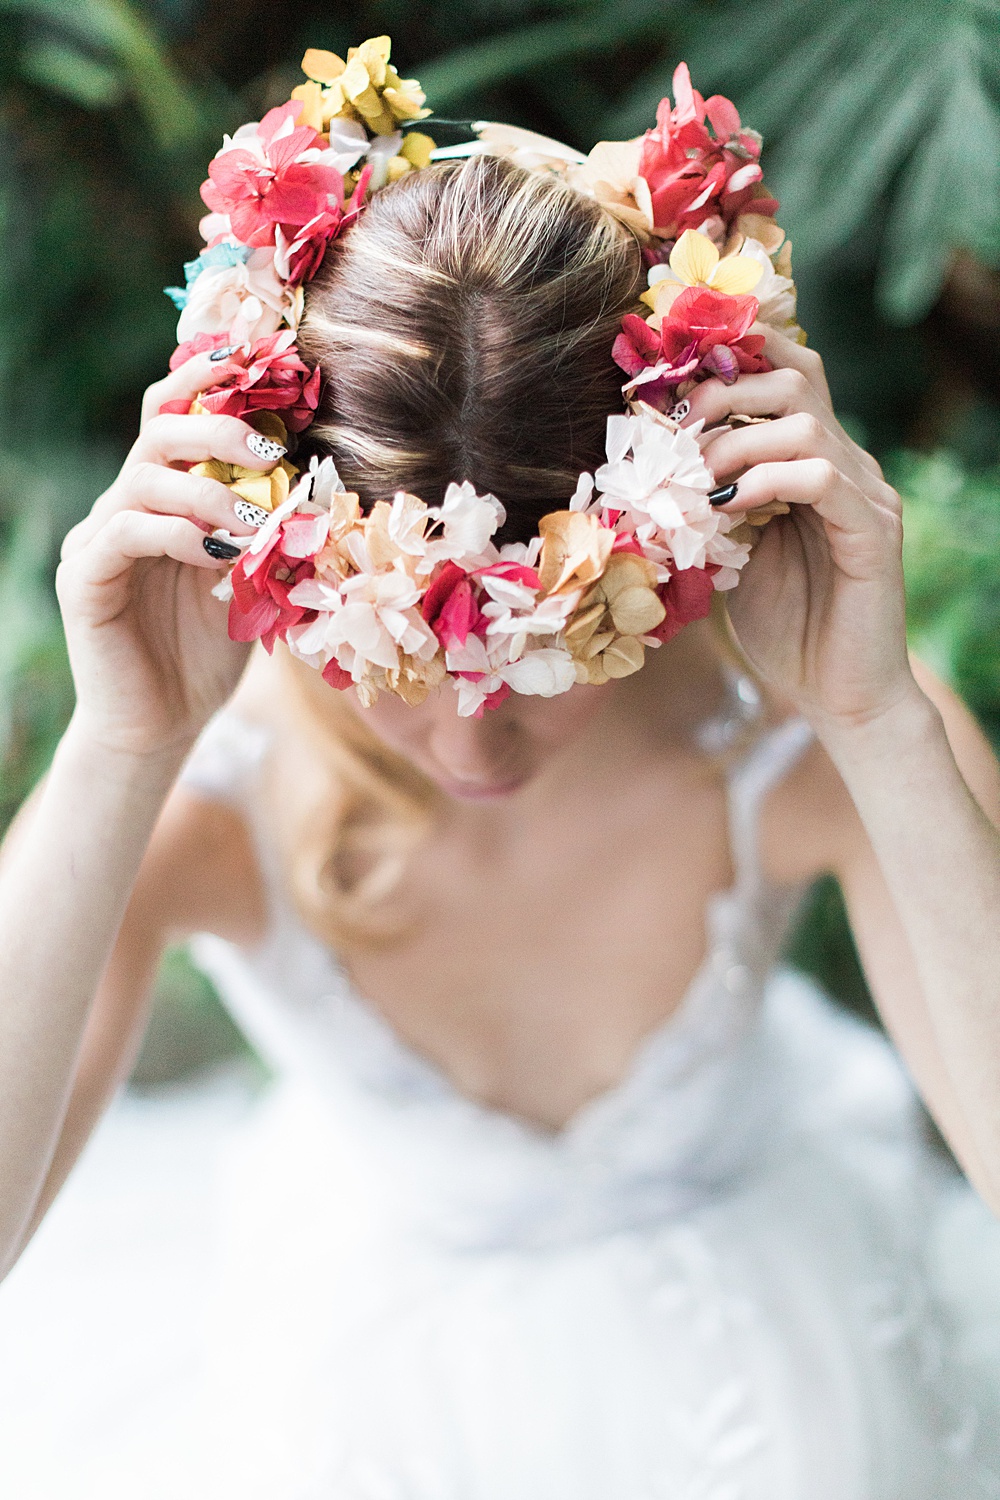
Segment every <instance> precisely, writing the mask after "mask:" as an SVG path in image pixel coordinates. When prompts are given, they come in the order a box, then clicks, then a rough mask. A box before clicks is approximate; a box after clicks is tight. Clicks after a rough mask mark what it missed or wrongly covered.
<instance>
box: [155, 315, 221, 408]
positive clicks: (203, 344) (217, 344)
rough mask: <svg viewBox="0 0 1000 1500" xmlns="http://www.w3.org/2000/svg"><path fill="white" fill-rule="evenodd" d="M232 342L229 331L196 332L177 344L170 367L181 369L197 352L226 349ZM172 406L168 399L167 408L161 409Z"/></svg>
mask: <svg viewBox="0 0 1000 1500" xmlns="http://www.w3.org/2000/svg"><path fill="white" fill-rule="evenodd" d="M231 343H232V339H231V338H230V337H229V334H228V333H196V334H195V336H194V338H193V339H188V341H187V343H184V344H178V345H177V348H176V349H175V350H174V352H173V354H171V356H170V368H171V369H172V370H179V369H180V367H181V365H186V364H187V362H188V360H189V359H194V357H195V355H196V354H207V353H208V352H209V350H210V349H224V348H225V347H226V345H227V344H231ZM172 408H173V403H172V402H170V401H168V402H167V403H166V408H161V410H163V409H167V410H170V409H172Z"/></svg>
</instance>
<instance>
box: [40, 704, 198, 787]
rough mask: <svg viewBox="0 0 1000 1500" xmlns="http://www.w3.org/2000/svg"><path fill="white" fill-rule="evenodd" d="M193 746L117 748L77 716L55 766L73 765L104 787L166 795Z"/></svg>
mask: <svg viewBox="0 0 1000 1500" xmlns="http://www.w3.org/2000/svg"><path fill="white" fill-rule="evenodd" d="M193 744H194V737H184V738H183V739H178V740H177V741H175V742H173V743H171V744H169V745H158V746H127V745H116V744H114V743H112V742H110V741H109V740H108V739H106V738H105V737H103V736H102V735H101V734H100V733H98V732H97V731H96V730H95V729H94V727H93V726H92V725H90V724H89V723H88V722H87V719H86V718H85V716H83V715H81V714H80V713H79V712H77V713H74V714H73V717H72V718H71V719H70V722H69V724H68V726H67V728H66V732H65V734H64V735H63V737H62V739H61V740H60V742H59V746H58V749H57V750H56V763H58V764H66V763H72V764H73V766H74V767H75V768H76V769H77V770H78V771H79V772H81V773H85V774H86V775H88V776H93V777H99V778H100V779H101V784H103V785H110V786H115V787H118V788H121V789H122V790H125V789H134V790H136V791H141V790H148V791H149V792H151V793H153V794H156V793H157V792H162V793H164V794H165V793H166V792H167V791H169V790H170V787H171V786H172V785H173V783H174V781H175V780H176V779H177V774H178V772H179V771H180V769H181V767H182V765H183V764H184V761H185V760H186V758H187V756H188V753H189V751H190V750H191V747H192V745H193Z"/></svg>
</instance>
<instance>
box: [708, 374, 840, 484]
mask: <svg viewBox="0 0 1000 1500" xmlns="http://www.w3.org/2000/svg"><path fill="white" fill-rule="evenodd" d="M758 378H762V377H758ZM704 451H705V460H706V462H707V463H708V465H709V467H710V468H711V470H712V472H713V474H714V475H715V478H716V480H717V481H721V480H722V479H724V478H732V477H734V476H737V475H739V474H742V473H744V472H745V471H746V470H747V469H750V468H752V467H753V466H754V465H755V464H763V463H769V462H781V461H787V460H790V459H798V458H827V459H829V460H830V462H831V463H833V464H834V465H836V466H838V467H840V468H841V469H842V470H843V471H844V472H845V473H847V474H848V475H850V476H851V477H852V478H853V479H854V480H855V481H856V482H864V478H866V477H867V474H866V471H864V470H863V469H862V467H861V466H860V465H859V464H858V463H857V461H856V459H855V457H854V454H853V452H852V451H851V448H850V446H849V445H848V444H847V443H846V442H844V441H843V440H842V439H841V438H840V436H839V433H838V432H837V431H834V432H831V431H830V429H829V428H828V427H827V426H826V424H825V423H823V422H821V421H820V419H819V418H818V417H815V416H813V414H812V413H811V412H802V411H799V412H795V413H794V415H792V416H790V417H779V418H778V419H777V420H776V421H773V422H764V423H761V424H760V425H758V426H753V427H737V428H733V429H728V430H727V429H726V428H723V429H722V430H721V432H720V433H719V436H718V437H714V438H712V439H711V441H710V442H709V443H708V444H707V446H706V447H705V450H704Z"/></svg>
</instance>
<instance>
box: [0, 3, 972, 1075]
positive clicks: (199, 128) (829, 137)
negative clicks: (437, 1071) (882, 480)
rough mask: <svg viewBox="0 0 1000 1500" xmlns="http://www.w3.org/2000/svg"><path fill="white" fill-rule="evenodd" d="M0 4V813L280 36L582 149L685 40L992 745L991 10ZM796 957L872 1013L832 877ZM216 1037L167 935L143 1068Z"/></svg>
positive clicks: (50, 718)
mask: <svg viewBox="0 0 1000 1500" xmlns="http://www.w3.org/2000/svg"><path fill="white" fill-rule="evenodd" d="M0 24H2V26H3V35H4V46H3V48H2V52H0V94H2V99H0V216H2V243H3V256H2V266H0V818H2V820H3V821H4V822H6V820H7V819H8V818H9V817H10V815H11V814H12V813H13V811H14V810H15V809H16V807H17V806H18V804H19V803H20V801H21V800H22V799H23V797H24V796H25V795H26V793H27V792H28V790H29V789H30V787H31V785H32V784H33V782H34V781H35V779H36V778H37V776H38V775H39V774H40V772H41V771H42V770H43V769H44V767H45V765H46V764H47V761H48V758H49V756H50V755H51V752H52V749H53V746H54V743H55V741H56V739H57V738H58V736H59V734H60V732H61V729H62V726H63V725H64V723H65V721H66V718H67V716H68V714H69V711H70V708H71V704H72V687H71V683H70V680H69V674H68V670H67V665H66V658H65V651H64V648H63V645H62V639H61V632H60V628H59V620H58V614H57V611H56V608H55V603H54V598H53V594H52V573H53V568H54V557H55V554H56V552H57V549H58V544H59V540H60V538H61V537H62V535H63V533H64V532H65V531H66V529H67V528H68V527H69V526H70V525H72V524H73V522H74V521H76V520H77V519H79V517H80V516H81V515H83V514H84V513H85V512H86V510H87V509H88V508H89V506H90V505H91V504H92V502H93V500H94V498H95V497H96V496H97V494H99V493H100V491H101V490H102V489H103V488H104V486H105V485H106V484H107V483H108V482H109V480H110V479H111V478H112V476H113V475H114V473H115V470H116V468H117V466H118V464H119V463H120V461H121V458H122V456H123V454H124V452H125V450H126V448H127V447H128V445H129V443H130V441H131V437H132V434H133V432H134V429H135V426H136V422H137V417H138V409H139V401H140V397H141V393H142V390H143V388H144V387H145V386H146V385H147V384H148V383H149V382H150V381H152V380H154V379H157V378H158V377H159V376H160V375H161V374H162V373H163V370H164V368H165V365H166V361H167V359H168V357H169V354H170V352H171V349H172V347H173V330H174V326H175V320H176V314H175V312H174V310H173V309H172V307H171V306H170V304H169V303H168V302H167V299H166V298H165V297H164V296H163V295H162V290H161V289H162V287H163V286H165V285H167V284H168V283H173V282H176V280H177V276H178V273H179V270H180V266H181V263H182V262H183V261H184V260H185V259H188V258H190V256H191V254H192V252H193V251H194V250H195V249H196V248H197V244H198V239H197V228H196V226H197V220H198V217H199V215H200V212H201V206H200V202H199V198H198V184H199V183H200V182H201V180H202V178H203V177H204V175H205V167H206V164H207V162H208V160H209V158H210V156H211V155H212V154H213V153H214V151H215V150H216V148H217V146H218V145H219V143H220V141H221V136H222V133H223V131H224V130H227V129H232V128H234V127H235V126H236V125H238V124H240V123H242V122H243V121H244V120H247V119H254V118H259V116H260V114H261V112H262V111H263V110H265V109H266V108H268V107H269V106H271V105H273V104H276V103H280V102H282V101H283V100H284V99H285V98H287V96H288V92H289V89H290V87H291V86H292V85H293V84H294V83H295V82H296V81H298V80H299V78H300V76H301V75H300V74H299V73H298V61H299V59H300V57H301V54H302V52H303V51H304V49H305V47H306V46H318V47H327V48H331V49H332V50H334V51H338V52H341V53H343V52H344V51H345V50H346V48H347V47H348V46H349V45H352V44H353V43H356V42H358V41H361V40H362V39H363V38H364V37H366V36H371V35H377V34H379V33H381V32H383V31H387V32H389V33H390V34H391V35H392V37H393V43H394V51H393V61H394V62H395V63H396V64H397V66H398V67H399V68H400V70H401V72H402V73H403V74H404V75H405V76H409V75H415V76H417V77H418V78H420V80H421V82H422V83H423V85H424V86H425V88H426V89H427V92H428V96H429V100H430V103H431V104H432V105H433V106H434V108H435V110H436V111H438V112H439V113H441V114H446V115H449V116H452V117H455V118H465V117H475V118H494V119H502V120H507V121H510V122H513V123H517V124H522V125H527V126H529V127H532V128H534V129H537V130H541V131H543V132H545V133H546V134H550V135H555V136H557V137H559V138H561V139H564V140H566V141H569V142H571V143H572V144H574V145H576V146H579V147H581V148H583V149H588V148H589V147H590V146H591V145H593V143H594V142H595V141H597V140H599V139H602V138H611V139H622V138H624V137H626V136H629V135H633V134H636V133H638V132H639V131H640V130H642V129H644V128H646V126H648V125H649V124H650V123H652V118H653V115H654V112H655V108H656V104H657V101H658V100H659V99H660V97H661V96H662V95H663V94H664V93H665V92H666V91H667V90H668V89H669V86H670V78H671V74H672V71H673V68H674V66H675V65H676V63H677V61H678V60H679V59H680V58H682V57H683V58H685V59H686V60H687V62H688V63H689V64H690V66H691V70H692V74H693V77H694V82H695V85H696V87H698V88H699V89H700V90H701V92H702V93H703V94H706V95H707V94H709V93H712V92H723V93H726V94H728V95H729V96H730V97H732V98H733V99H734V100H735V102H736V104H737V106H738V108H739V109H740V111H741V114H742V116H743V119H744V122H745V123H746V124H748V125H751V126H753V127H754V128H756V129H759V130H761V131H762V132H763V133H764V137H765V153H764V165H765V174H766V180H767V183H768V185H769V187H771V189H772V190H773V191H775V192H776V194H777V196H778V197H779V198H780V199H781V204H782V207H781V212H780V214H779V218H780V220H781V223H782V224H783V226H784V227H785V228H787V230H788V231H789V234H790V236H791V239H792V241H793V244H794V260H795V272H796V280H797V282H798V285H799V289H800V317H801V321H802V323H803V324H804V326H805V327H806V328H807V329H808V330H809V334H810V340H811V342H812V343H813V345H814V346H815V347H816V348H818V349H819V350H820V352H821V353H822V354H823V356H824V358H825V359H826V361H827V365H828V370H829V374H830V379H831V384H832V387H833V391H834V396H835V400H836V403H837V407H838V410H839V412H840V414H841V416H842V418H843V419H844V420H845V422H846V424H847V425H848V427H849V428H850V430H851V431H852V433H853V434H854V435H855V436H856V437H858V439H859V440H860V441H863V442H864V443H866V444H867V445H868V446H869V447H871V449H872V451H874V452H875V453H876V455H877V456H878V457H879V459H880V460H881V461H882V462H883V463H884V465H885V466H886V469H887V471H888V473H889V474H890V476H891V477H892V478H893V480H894V482H895V483H896V484H897V485H898V486H899V487H900V489H901V490H902V492H903V495H904V498H905V501H906V544H905V545H906V568H907V580H908V596H909V615H910V627H911V636H912V640H913V645H914V647H915V648H916V649H917V650H918V651H919V652H920V653H921V654H922V655H923V656H924V658H925V659H926V660H927V661H928V662H929V663H930V664H931V665H932V666H933V667H934V668H935V669H936V670H937V671H938V672H940V673H941V674H942V675H943V676H945V677H946V678H948V679H949V680H950V681H951V682H953V683H954V684H955V686H956V687H957V688H958V689H959V691H960V692H961V693H962V694H963V696H964V697H965V698H966V700H967V702H968V703H969V704H970V706H971V707H972V708H973V710H974V712H975V713H976V714H977V715H978V717H979V719H980V721H981V723H982V724H983V725H984V727H985V728H986V730H987V732H988V733H989V734H990V735H991V736H992V737H993V739H994V742H995V743H1000V652H998V635H1000V588H998V586H997V565H998V561H1000V467H998V458H1000V273H998V270H997V268H998V266H1000V0H895V3H894V0H839V3H838V0H752V3H746V4H743V3H734V0H701V3H694V0H603V3H593V0H591V3H580V0H550V3H549V4H545V5H539V4H532V3H528V0H498V3H486V0H463V3H462V4H456V3H454V0H438V3H424V0H408V3H406V4H403V3H401V0H389V3H380V4H379V3H371V4H362V5H355V4H352V5H347V4H336V3H329V0H326V3H323V4H316V3H309V0H301V3H294V4H288V3H283V0H239V4H233V3H231V0H158V3H146V4H141V3H138V0H134V3H129V0H0ZM792 956H793V958H794V959H795V961H796V962H797V963H799V964H800V965H801V966H802V967H804V968H806V969H807V970H809V971H811V972H814V973H816V974H818V975H819V976H820V977H821V978H822V980H823V981H824V982H825V983H826V984H827V986H828V987H829V988H830V989H831V990H832V991H833V992H834V993H835V994H836V995H838V996H839V997H840V998H841V999H842V1000H844V1001H845V1002H846V1003H847V1004H849V1005H851V1006H853V1007H854V1008H856V1009H859V1010H861V1011H862V1012H865V1013H868V1014H870V1001H869V999H868V996H867V992H866V990H865V986H864V982H863V979H862V977H861V975H860V971H859V969H858V966H857V961H856V958H855V956H854V953H853V948H852V945H851V942H850V938H849V935H848V934H847V931H846V927H845V923H844V917H843V909H842V905H841V902H840V898H839V894H838V892H837V890H836V888H835V887H834V886H833V885H832V884H831V883H830V882H824V883H822V884H821V885H820V886H819V887H818V888H817V890H816V891H815V893H814V895H813V898H812V900H811V902H810V906H809V910H808V912H807V915H806V919H805V921H804V923H803V925H802V927H801V928H800V930H799V931H798V933H797V934H796V937H795V939H794V942H793V945H792ZM235 1045H237V1043H236V1038H235V1034H234V1032H233V1031H232V1028H231V1027H230V1026H229V1023H228V1022H226V1021H225V1019H224V1017H223V1016H222V1014H221V1012H220V1011H219V1009H218V1007H217V1005H216V1003H215V1002H214V1000H213V998H212V995H211V992H210V990H209V989H208V986H207V985H206V984H205V983H204V981H202V980H200V978H199V977H198V976H197V975H195V974H194V973H193V971H192V970H191V969H190V966H189V965H188V964H187V962H186V960H185V958H184V957H183V955H182V954H180V953H172V954H170V955H169V956H168V959H167V961H166V963H165V965H164V969H163V973H162V975H161V980H160V984H159V988H158V996H157V1003H156V1007H155V1011H154V1022H153V1026H152V1028H151V1033H150V1037H149V1039H148V1041H147V1045H146V1047H145V1048H144V1052H143V1056H142V1058H141V1059H140V1065H139V1070H138V1075H137V1076H138V1079H139V1081H145V1082H147V1083H149V1082H156V1081H162V1080H165V1079H167V1078H170V1077H174V1076H178V1075H179V1074H181V1073H183V1072H184V1071H186V1070H188V1069H190V1068H191V1067H194V1066H197V1065H198V1064H199V1063H204V1062H205V1061H210V1060H212V1059H213V1058H215V1057H218V1056H221V1055H223V1054H224V1053H226V1052H227V1051H228V1050H230V1049H231V1048H233V1047H234V1046H235Z"/></svg>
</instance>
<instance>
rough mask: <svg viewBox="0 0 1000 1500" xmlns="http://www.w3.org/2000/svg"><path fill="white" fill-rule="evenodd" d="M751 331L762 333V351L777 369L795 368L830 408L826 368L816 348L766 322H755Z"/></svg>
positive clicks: (830, 399)
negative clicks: (800, 342)
mask: <svg viewBox="0 0 1000 1500" xmlns="http://www.w3.org/2000/svg"><path fill="white" fill-rule="evenodd" d="M753 331H754V333H762V334H763V335H764V353H765V354H766V355H767V357H768V359H769V360H770V361H771V363H772V365H774V366H775V368H776V369H779V370H797V371H798V372H799V374H800V375H804V376H805V378H806V380H808V382H809V384H810V385H811V386H812V388H813V390H814V391H815V392H816V394H817V396H818V397H819V399H820V401H822V403H823V405H824V406H827V407H829V408H830V409H831V410H832V408H833V400H832V398H831V396H830V387H829V385H828V384H827V379H826V370H825V369H824V367H823V361H822V359H821V358H820V356H819V355H818V354H817V353H816V350H815V349H810V348H808V347H807V346H806V345H805V344H797V343H796V342H795V340H794V339H790V338H789V337H788V335H787V334H784V333H782V332H781V331H780V329H777V328H772V327H771V326H770V325H769V324H767V323H755V324H754V326H753Z"/></svg>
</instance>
